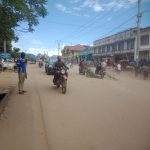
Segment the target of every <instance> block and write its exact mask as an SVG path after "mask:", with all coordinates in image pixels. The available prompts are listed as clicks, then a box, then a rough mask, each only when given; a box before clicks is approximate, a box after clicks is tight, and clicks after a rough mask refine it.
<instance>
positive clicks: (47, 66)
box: [45, 61, 54, 75]
mask: <svg viewBox="0 0 150 150" xmlns="http://www.w3.org/2000/svg"><path fill="white" fill-rule="evenodd" d="M45 72H46V73H47V74H48V75H53V74H54V62H52V61H47V62H46V63H45Z"/></svg>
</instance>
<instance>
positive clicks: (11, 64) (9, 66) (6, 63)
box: [3, 59, 16, 70]
mask: <svg viewBox="0 0 150 150" xmlns="http://www.w3.org/2000/svg"><path fill="white" fill-rule="evenodd" d="M15 67H16V63H14V61H13V60H11V59H6V60H4V62H3V70H6V69H9V70H14V69H15Z"/></svg>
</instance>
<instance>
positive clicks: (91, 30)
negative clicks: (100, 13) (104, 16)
mask: <svg viewBox="0 0 150 150" xmlns="http://www.w3.org/2000/svg"><path fill="white" fill-rule="evenodd" d="M119 15H120V14H119ZM107 22H108V21H106V22H104V23H103V24H101V25H100V26H103V25H105V24H106V23H107ZM100 26H99V27H100ZM99 27H97V28H99ZM94 29H95V28H94ZM89 31H93V29H90V30H89ZM89 31H88V32H85V33H84V34H83V35H86V34H88V33H89ZM96 32H98V31H97V30H96ZM83 35H81V36H78V37H82V36H83ZM78 37H77V38H76V39H78ZM76 39H75V40H76Z"/></svg>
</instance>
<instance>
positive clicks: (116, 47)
mask: <svg viewBox="0 0 150 150" xmlns="http://www.w3.org/2000/svg"><path fill="white" fill-rule="evenodd" d="M140 31H141V38H140V50H139V60H140V59H146V60H150V27H147V28H141V30H140ZM136 48H137V30H136V28H132V29H129V30H125V31H122V32H119V33H117V34H114V35H111V36H108V37H106V38H103V39H99V40H96V41H94V57H95V58H104V57H113V58H114V59H115V61H118V60H121V59H128V60H134V51H135V49H136Z"/></svg>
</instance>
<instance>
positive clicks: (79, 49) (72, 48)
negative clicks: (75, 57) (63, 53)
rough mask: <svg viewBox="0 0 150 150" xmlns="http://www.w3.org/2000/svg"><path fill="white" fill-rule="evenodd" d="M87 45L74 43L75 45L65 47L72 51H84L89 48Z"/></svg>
mask: <svg viewBox="0 0 150 150" xmlns="http://www.w3.org/2000/svg"><path fill="white" fill-rule="evenodd" d="M87 47H89V46H86V45H80V44H78V45H74V46H65V47H64V49H68V50H70V51H83V50H85V49H87Z"/></svg>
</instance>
